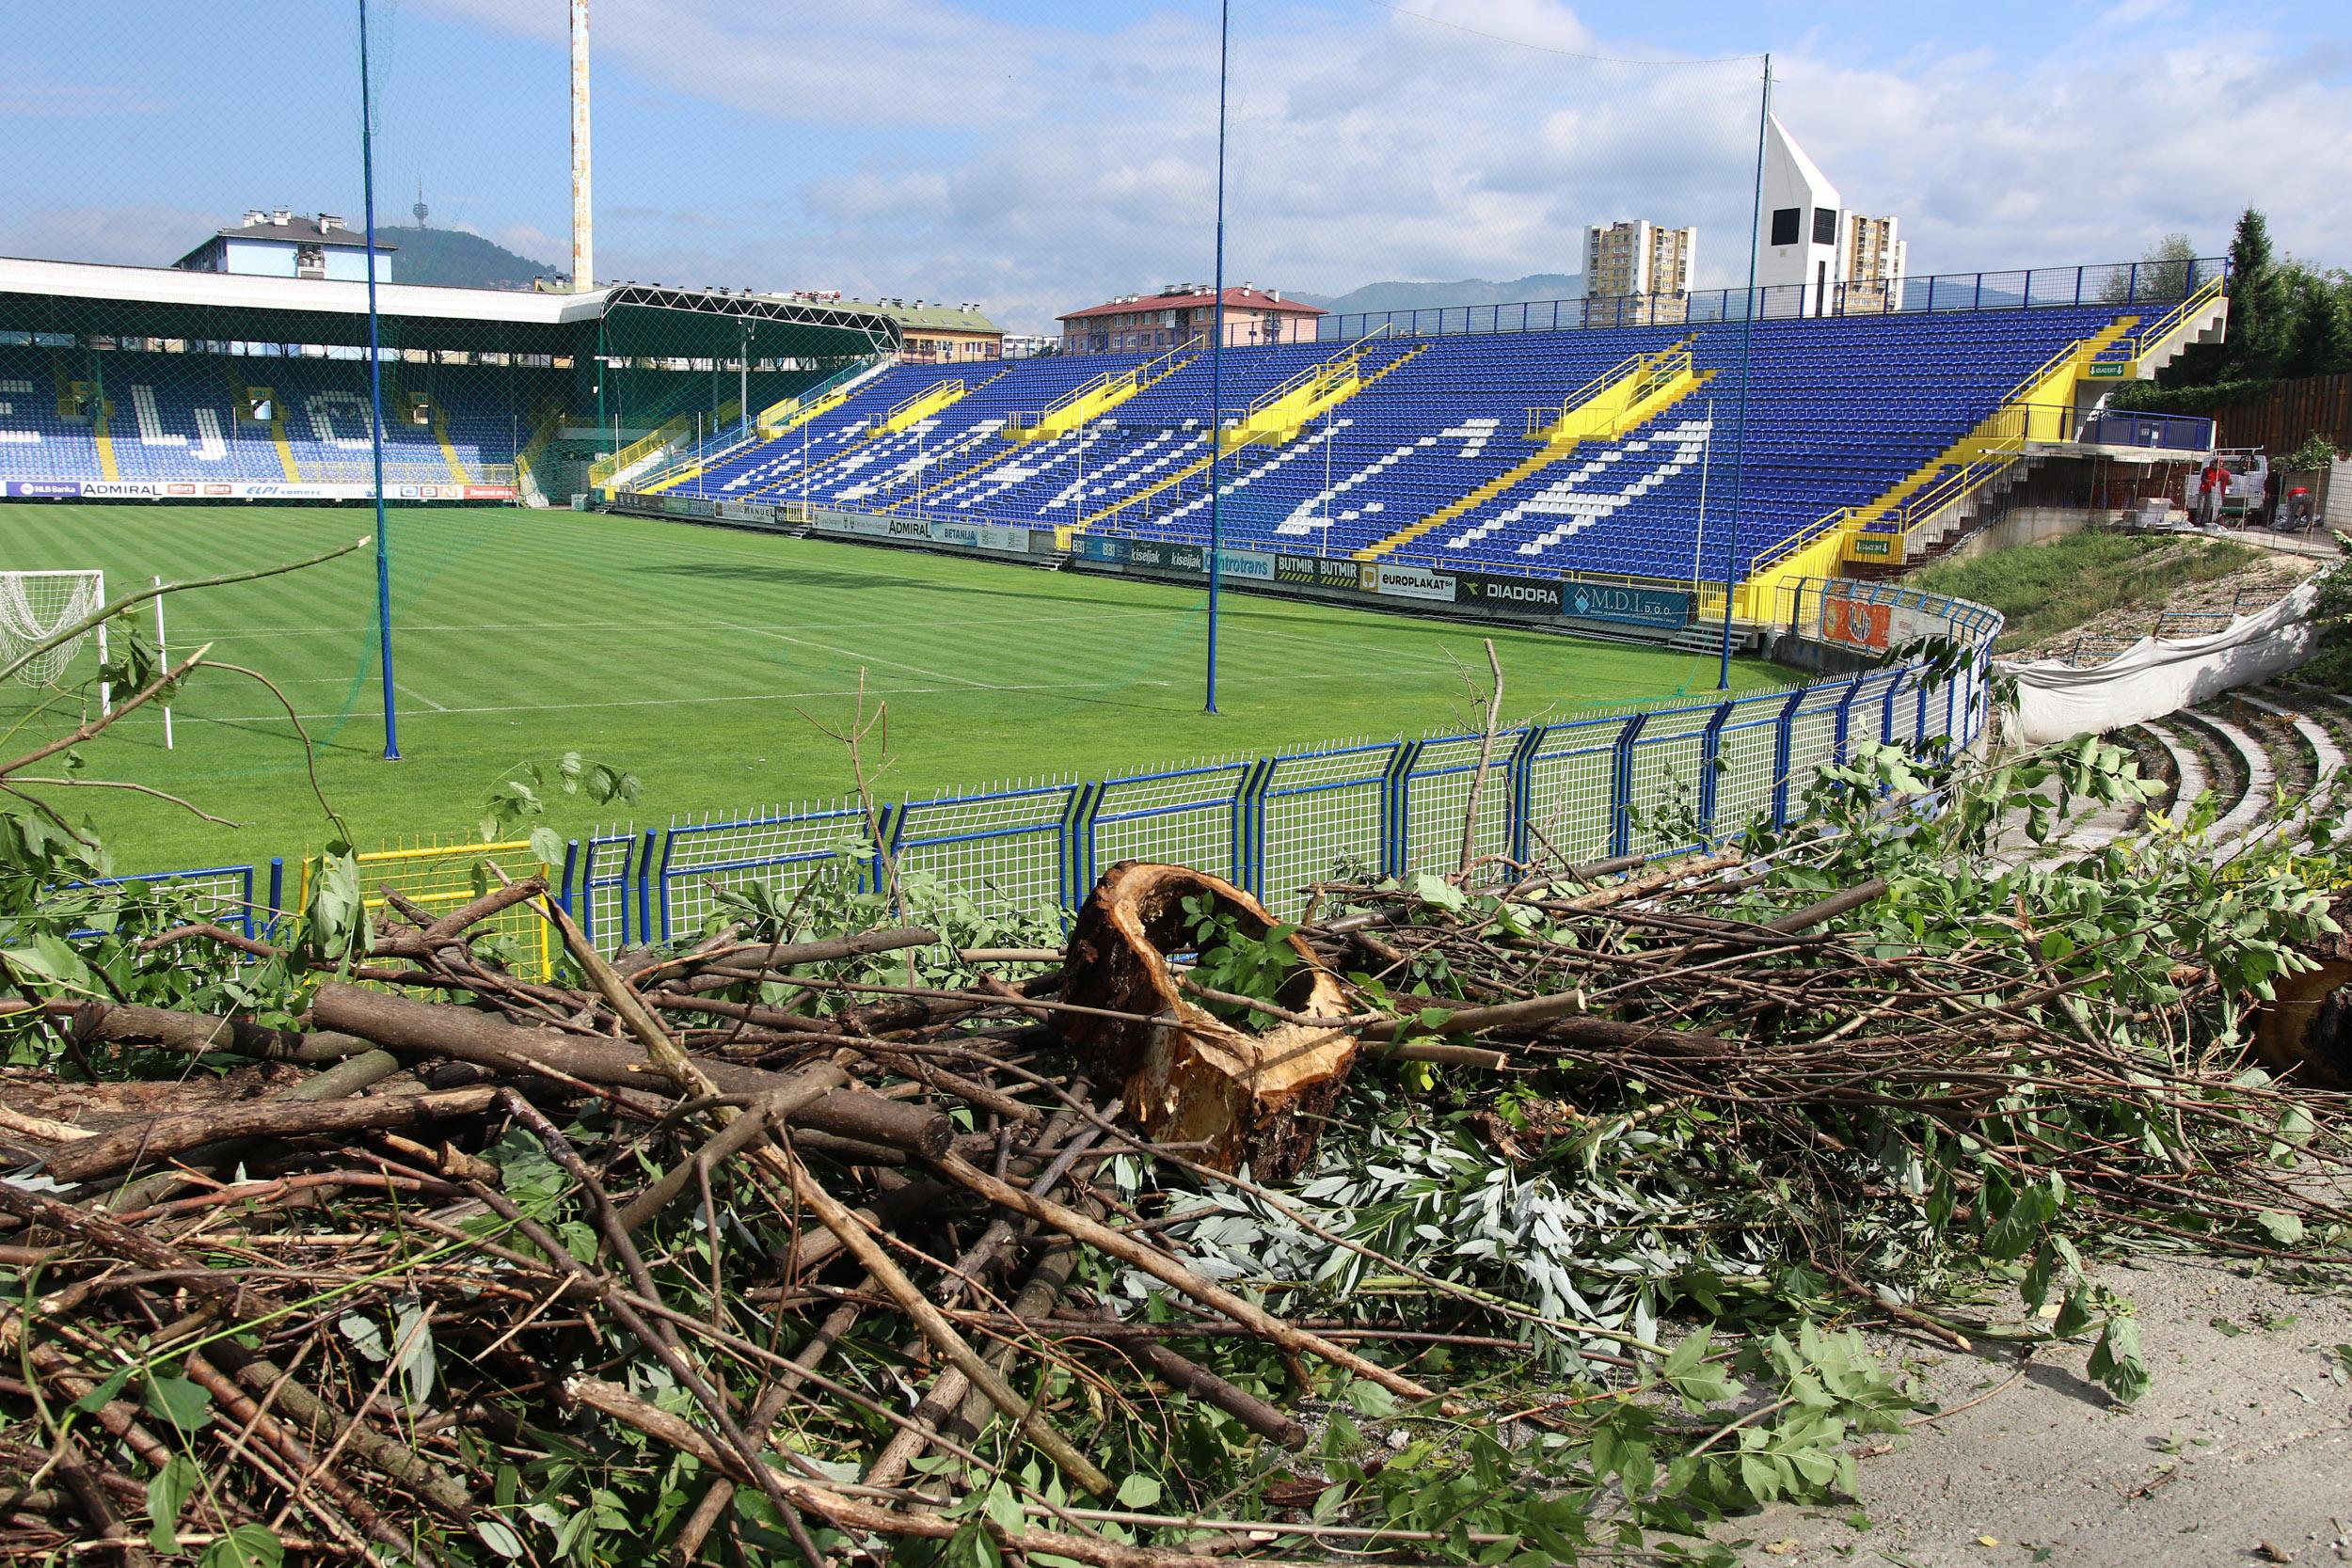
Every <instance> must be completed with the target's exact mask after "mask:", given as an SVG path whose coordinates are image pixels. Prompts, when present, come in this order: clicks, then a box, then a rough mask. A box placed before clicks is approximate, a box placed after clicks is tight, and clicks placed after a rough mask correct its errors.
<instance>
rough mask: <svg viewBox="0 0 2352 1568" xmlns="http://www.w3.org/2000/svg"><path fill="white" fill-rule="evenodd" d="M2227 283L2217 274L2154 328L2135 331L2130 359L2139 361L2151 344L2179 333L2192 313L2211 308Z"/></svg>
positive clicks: (2111, 346) (2224, 278) (2162, 317)
mask: <svg viewBox="0 0 2352 1568" xmlns="http://www.w3.org/2000/svg"><path fill="white" fill-rule="evenodd" d="M2227 281H2228V279H2227V277H2226V276H2225V275H2223V274H2219V273H2217V274H2215V275H2214V276H2213V277H2209V278H2207V279H2206V280H2205V281H2204V282H2203V283H2202V284H2201V285H2199V286H2198V288H2197V289H2195V290H2194V291H2193V292H2191V293H2190V294H2189V296H2188V297H2187V298H2186V299H2184V300H2182V301H2181V303H2180V304H2178V305H2176V306H2174V307H2173V308H2172V309H2169V310H2168V311H2166V312H2165V313H2164V314H2163V315H2162V316H2161V317H2159V318H2158V319H2157V321H2156V324H2155V325H2153V326H2143V327H2140V328H2139V329H2137V331H2135V332H2134V333H2133V334H2132V337H2131V344H2132V352H2131V354H2130V356H2129V357H2131V358H2133V359H2137V358H2138V357H2139V356H2141V355H2142V354H2144V353H2145V352H2147V346H2148V345H2149V344H2150V343H2153V342H2161V341H2164V340H2165V339H2167V338H2169V337H2170V336H2171V335H2172V334H2173V333H2174V332H2177V331H2179V330H2180V328H2181V326H2182V325H2183V324H2184V323H2185V322H2186V321H2187V320H2188V318H2189V316H2190V315H2191V313H2193V312H2195V311H2198V310H2202V309H2208V308H2210V307H2211V306H2212V304H2213V302H2214V301H2215V300H2217V299H2218V298H2220V297H2221V294H2222V292H2223V290H2222V285H2223V284H2224V283H2225V282H2227ZM2107 346H2108V347H2109V348H2113V347H2114V346H2115V345H2114V344H2113V343H2110V344H2108V345H2107Z"/></svg>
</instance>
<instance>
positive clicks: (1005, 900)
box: [890, 783, 1085, 913]
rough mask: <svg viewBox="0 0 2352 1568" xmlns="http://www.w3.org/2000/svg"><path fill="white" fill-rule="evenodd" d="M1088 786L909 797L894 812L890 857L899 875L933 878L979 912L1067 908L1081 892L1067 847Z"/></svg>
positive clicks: (1038, 787)
mask: <svg viewBox="0 0 2352 1568" xmlns="http://www.w3.org/2000/svg"><path fill="white" fill-rule="evenodd" d="M1084 787H1085V786H1082V785H1080V784H1074V783H1070V784H1032V785H1028V786H1025V787H1024V788H1019V789H999V790H991V791H988V792H986V793H983V794H978V795H960V796H943V797H941V798H939V799H937V800H910V801H908V802H906V803H905V804H904V805H901V806H899V807H898V809H897V810H896V811H894V812H893V813H892V814H891V820H890V851H891V857H892V859H893V860H894V861H895V862H896V863H897V864H898V875H899V877H900V878H901V879H916V878H925V879H933V880H935V881H937V882H938V883H940V884H941V885H943V886H944V887H946V889H947V890H948V891H950V892H951V893H954V894H957V895H961V896H962V897H964V898H967V899H969V900H971V901H972V903H974V904H975V905H977V907H978V908H980V909H982V910H986V911H995V912H1005V913H1013V912H1021V911H1033V910H1040V909H1068V908H1070V907H1071V905H1072V904H1073V902H1074V901H1075V898H1076V896H1077V895H1076V893H1075V891H1074V886H1073V884H1074V883H1075V880H1076V870H1077V867H1076V865H1075V864H1074V863H1073V857H1072V855H1071V852H1070V851H1071V844H1072V840H1073V836H1074V833H1073V830H1074V829H1075V827H1076V824H1077V821H1078V807H1079V804H1080V797H1081V792H1082V789H1083V788H1084Z"/></svg>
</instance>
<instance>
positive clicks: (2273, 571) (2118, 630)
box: [2003, 531, 2333, 659]
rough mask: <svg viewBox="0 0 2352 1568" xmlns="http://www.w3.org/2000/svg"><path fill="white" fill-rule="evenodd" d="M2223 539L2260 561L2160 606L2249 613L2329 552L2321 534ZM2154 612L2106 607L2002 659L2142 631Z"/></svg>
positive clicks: (2293, 584)
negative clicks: (2253, 551) (2255, 552)
mask: <svg viewBox="0 0 2352 1568" xmlns="http://www.w3.org/2000/svg"><path fill="white" fill-rule="evenodd" d="M2229 537H2231V538H2233V539H2234V540H2236V541H2237V542H2238V543H2240V544H2245V545H2250V546H2255V547H2257V548H2259V549H2261V550H2262V551H2263V554H2262V557H2261V559H2260V560H2257V561H2253V562H2248V563H2247V564H2246V565H2245V566H2243V567H2241V568H2239V569H2238V570H2237V571H2234V572H2232V573H2230V574H2228V575H2227V576H2224V577H2218V578H2214V579H2213V580H2211V581H2209V582H2191V583H2184V584H2182V585H2181V586H2180V587H2179V588H2177V589H2175V590H2173V591H2172V592H2171V593H2170V594H2169V595H2167V597H2166V599H2165V601H2164V605H2163V608H2164V609H2165V610H2237V611H2238V612H2239V613H2241V614H2248V615H2250V614H2252V613H2254V612H2255V611H2256V610H2261V609H2263V608H2264V607H2265V606H2266V605H2270V604H2273V603H2276V602H2277V601H2278V600H2280V599H2281V598H2284V597H2285V596H2286V595H2287V594H2291V593H2293V592H2294V591H2295V590H2296V588H2297V587H2298V586H2300V585H2301V583H2302V581H2303V579H2304V578H2308V577H2310V576H2311V575H2312V573H2313V572H2315V571H2317V570H2319V569H2320V567H2322V566H2324V565H2326V564H2327V562H2328V559H2329V557H2328V556H2324V555H2322V554H2321V553H2319V552H2320V551H2321V550H2322V549H2323V548H2325V549H2327V550H2328V551H2330V552H2332V548H2333V546H2332V545H2331V544H2330V543H2329V542H2328V539H2327V536H2326V535H2324V534H2323V535H2319V536H2317V538H2318V541H2319V542H2318V543H2317V544H2313V543H2312V540H2311V539H2309V538H2294V539H2284V538H2280V540H2279V543H2280V544H2282V545H2283V546H2285V547H2278V546H2275V545H2274V537H2278V536H2273V535H2269V534H2265V533H2258V532H2251V531H2249V532H2241V533H2234V534H2232V535H2230V536H2229ZM2195 543H2196V540H2195V537H2194V536H2188V537H2184V538H2181V539H2178V540H2175V541H2172V542H2171V543H2169V544H2167V545H2165V546H2161V547H2160V548H2159V549H2157V550H2154V551H2152V552H2150V554H2149V556H2148V557H2147V561H2146V562H2145V564H2147V565H2149V566H2154V565H2156V564H2158V563H2160V562H2162V561H2164V560H2165V559H2166V558H2167V555H2168V552H2175V551H2178V552H2185V551H2187V550H2189V549H2191V548H2193V547H2194V546H2195ZM2154 619H2155V616H2154V612H2153V611H2152V610H2150V609H2149V608H2148V607H2147V606H2146V605H2144V604H2141V605H2134V606H2131V607H2129V608H2127V609H2121V610H2109V611H2107V612H2106V613H2105V614H2103V615H2094V616H2092V617H2091V618H2090V620H2088V621H2086V622H2084V623H2083V624H2082V625H2081V626H2070V627H2068V628H2067V629H2066V630H2064V631H2061V632H2055V633H2053V634H2051V635H2050V636H2049V637H2048V638H2047V639H2044V640H2043V641H2042V645H2040V646H2037V647H2034V648H2032V649H2029V650H2028V649H2020V650H2017V651H2016V652H2013V653H2010V654H2006V655H2004V656H2003V657H2009V658H2012V659H2026V658H2042V657H2049V656H2051V655H2054V654H2059V653H2063V652H2064V651H2065V650H2066V649H2068V648H2070V647H2072V646H2073V645H2074V643H2075V642H2076V641H2078V640H2080V639H2082V638H2085V637H2127V638H2137V637H2145V636H2147V635H2148V631H2149V627H2150V626H2152V625H2153V622H2154Z"/></svg>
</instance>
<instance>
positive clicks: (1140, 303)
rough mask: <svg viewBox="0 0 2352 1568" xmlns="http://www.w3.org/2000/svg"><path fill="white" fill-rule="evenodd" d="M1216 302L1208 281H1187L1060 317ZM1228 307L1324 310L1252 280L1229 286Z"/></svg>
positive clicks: (1316, 312)
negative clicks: (1193, 282) (1236, 285)
mask: <svg viewBox="0 0 2352 1568" xmlns="http://www.w3.org/2000/svg"><path fill="white" fill-rule="evenodd" d="M1215 306H1216V291H1215V290H1212V289H1210V288H1209V287H1208V286H1207V285H1205V284H1184V285H1182V286H1180V287H1173V288H1166V289H1162V290H1161V291H1160V292H1159V293H1155V294H1128V295H1127V296H1125V297H1124V298H1121V299H1114V300H1107V301H1105V302H1104V303H1103V304H1101V305H1089V306H1088V307H1087V308H1086V309H1083V310H1065V311H1063V312H1062V313H1061V315H1060V317H1059V319H1060V320H1062V321H1066V322H1067V321H1084V320H1085V319H1086V318H1088V317H1089V316H1115V315H1117V314H1119V313H1120V311H1122V310H1167V309H1191V310H1199V309H1211V308H1213V307H1215ZM1225 308H1226V309H1228V310H1274V311H1279V312H1283V313H1286V314H1290V315H1298V316H1320V315H1322V314H1324V309H1323V307H1322V306H1320V305H1309V304H1308V303H1307V302H1306V301H1304V300H1298V299H1284V298H1283V297H1282V292H1281V291H1280V290H1279V289H1276V290H1272V291H1268V290H1265V289H1261V288H1259V287H1257V286H1256V285H1255V284H1249V283H1245V284H1243V285H1242V286H1240V287H1239V288H1233V289H1228V290H1226V291H1225Z"/></svg>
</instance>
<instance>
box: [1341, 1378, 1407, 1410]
mask: <svg viewBox="0 0 2352 1568" xmlns="http://www.w3.org/2000/svg"><path fill="white" fill-rule="evenodd" d="M1347 1402H1348V1403H1350V1404H1352V1405H1354V1406H1355V1407H1356V1409H1357V1412H1358V1413H1359V1415H1363V1416H1366V1417H1369V1418H1371V1419H1373V1420H1375V1421H1377V1420H1381V1419H1384V1418H1387V1417H1390V1416H1393V1415H1395V1414H1396V1412H1397V1400H1396V1396H1395V1395H1394V1394H1391V1393H1390V1392H1389V1391H1388V1390H1387V1389H1386V1388H1383V1387H1381V1386H1380V1385H1378V1384H1376V1383H1375V1382H1373V1381H1372V1380H1370V1379H1369V1378H1361V1377H1359V1378H1358V1379H1356V1380H1355V1381H1354V1382H1353V1383H1350V1384H1349V1385H1348V1386H1347Z"/></svg>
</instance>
